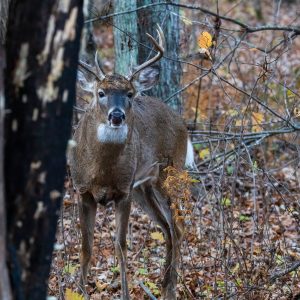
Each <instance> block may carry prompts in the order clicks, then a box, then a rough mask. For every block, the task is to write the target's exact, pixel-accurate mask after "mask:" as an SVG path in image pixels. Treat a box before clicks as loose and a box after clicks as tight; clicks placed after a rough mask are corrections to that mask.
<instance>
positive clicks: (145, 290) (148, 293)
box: [139, 281, 157, 300]
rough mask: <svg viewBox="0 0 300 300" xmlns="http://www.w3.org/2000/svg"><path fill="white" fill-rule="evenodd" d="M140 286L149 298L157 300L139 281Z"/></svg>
mask: <svg viewBox="0 0 300 300" xmlns="http://www.w3.org/2000/svg"><path fill="white" fill-rule="evenodd" d="M139 286H140V287H141V288H142V289H143V290H144V292H145V293H146V294H147V295H148V296H149V298H150V299H151V300H157V298H156V297H155V296H154V295H153V294H152V293H151V291H150V290H149V289H148V288H147V287H146V286H145V285H144V284H143V282H142V281H139Z"/></svg>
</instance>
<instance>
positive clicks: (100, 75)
mask: <svg viewBox="0 0 300 300" xmlns="http://www.w3.org/2000/svg"><path fill="white" fill-rule="evenodd" d="M95 65H96V68H97V72H98V74H99V75H98V78H99V79H100V80H103V79H104V78H105V74H104V72H103V71H102V69H101V68H100V65H99V61H98V50H97V51H96V53H95Z"/></svg>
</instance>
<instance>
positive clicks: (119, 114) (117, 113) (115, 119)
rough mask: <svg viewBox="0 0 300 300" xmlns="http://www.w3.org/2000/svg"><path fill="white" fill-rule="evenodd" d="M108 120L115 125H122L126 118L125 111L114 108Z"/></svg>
mask: <svg viewBox="0 0 300 300" xmlns="http://www.w3.org/2000/svg"><path fill="white" fill-rule="evenodd" d="M108 120H109V122H110V123H111V125H113V126H120V125H121V124H122V122H123V121H124V120H125V113H124V112H123V111H121V110H120V109H114V110H113V111H111V112H110V113H109V114H108Z"/></svg>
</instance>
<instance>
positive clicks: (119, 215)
mask: <svg viewBox="0 0 300 300" xmlns="http://www.w3.org/2000/svg"><path fill="white" fill-rule="evenodd" d="M115 208H116V240H115V251H116V255H117V258H118V261H119V264H120V269H121V286H122V300H129V299H130V298H129V290H128V283H127V276H126V260H127V243H126V235H127V228H128V220H129V215H130V208H131V199H130V197H129V198H127V197H126V199H122V200H119V201H116V205H115Z"/></svg>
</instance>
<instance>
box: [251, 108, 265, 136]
mask: <svg viewBox="0 0 300 300" xmlns="http://www.w3.org/2000/svg"><path fill="white" fill-rule="evenodd" d="M263 120H264V115H263V114H262V113H258V112H253V113H252V122H253V127H252V131H253V132H260V131H261V126H260V124H261V123H262V121H263Z"/></svg>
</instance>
